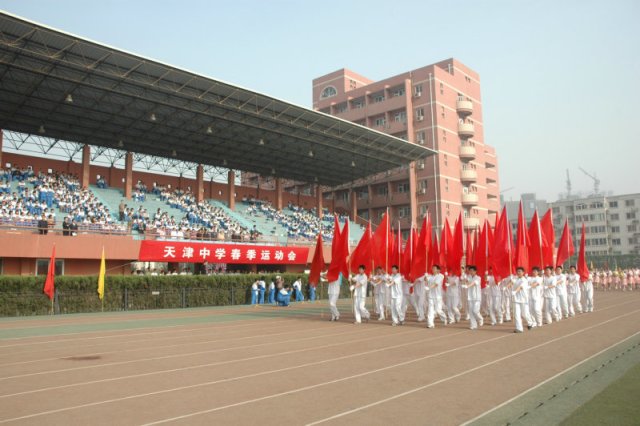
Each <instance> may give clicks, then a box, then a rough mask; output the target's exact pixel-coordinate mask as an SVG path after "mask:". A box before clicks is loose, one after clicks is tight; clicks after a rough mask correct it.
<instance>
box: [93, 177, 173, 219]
mask: <svg viewBox="0 0 640 426" xmlns="http://www.w3.org/2000/svg"><path fill="white" fill-rule="evenodd" d="M89 188H90V189H91V191H92V192H93V193H94V194H95V195H96V197H97V198H98V199H99V200H100V201H101V202H102V203H104V204H105V205H106V206H107V207H109V211H110V212H111V215H112V216H113V217H114V218H115V219H116V220H118V206H119V205H120V201H121V200H123V199H124V194H123V193H122V190H121V189H114V188H98V187H97V186H94V185H90V187H89ZM125 204H126V205H127V207H129V208H134V209H136V210H138V208H139V207H140V206H142V207H143V208H145V209H147V212H148V213H149V216H151V217H153V214H154V213H155V212H156V211H157V210H158V209H160V211H165V212H167V213H169V216H174V217H175V218H176V220H180V219H182V216H184V213H183V212H182V211H181V210H180V209H176V208H173V207H171V206H170V205H169V204H167V203H166V202H164V201H162V200H160V199H159V198H158V196H157V195H155V194H147V197H146V199H145V201H134V200H125Z"/></svg>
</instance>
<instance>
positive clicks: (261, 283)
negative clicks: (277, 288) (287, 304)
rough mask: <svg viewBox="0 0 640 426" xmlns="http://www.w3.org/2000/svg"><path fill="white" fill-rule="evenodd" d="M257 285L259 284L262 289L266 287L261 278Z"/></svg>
mask: <svg viewBox="0 0 640 426" xmlns="http://www.w3.org/2000/svg"><path fill="white" fill-rule="evenodd" d="M258 285H259V286H260V289H262V290H264V289H265V288H266V287H267V283H265V282H264V281H262V280H260V281H258Z"/></svg>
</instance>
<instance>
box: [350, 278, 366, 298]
mask: <svg viewBox="0 0 640 426" xmlns="http://www.w3.org/2000/svg"><path fill="white" fill-rule="evenodd" d="M354 279H355V287H356V289H355V291H354V294H353V295H354V297H360V298H365V297H367V282H368V278H367V274H358V275H356V276H355V277H354Z"/></svg>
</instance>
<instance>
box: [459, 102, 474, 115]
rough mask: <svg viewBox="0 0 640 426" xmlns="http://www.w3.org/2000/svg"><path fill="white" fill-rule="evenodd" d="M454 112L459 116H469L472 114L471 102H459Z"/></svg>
mask: <svg viewBox="0 0 640 426" xmlns="http://www.w3.org/2000/svg"><path fill="white" fill-rule="evenodd" d="M456 111H458V114H460V115H469V114H471V113H473V102H471V101H467V100H459V101H457V102H456Z"/></svg>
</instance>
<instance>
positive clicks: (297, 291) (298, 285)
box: [293, 277, 304, 302]
mask: <svg viewBox="0 0 640 426" xmlns="http://www.w3.org/2000/svg"><path fill="white" fill-rule="evenodd" d="M293 291H295V296H296V302H304V296H303V295H302V279H301V278H300V277H298V279H297V280H296V281H295V282H294V283H293Z"/></svg>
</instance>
